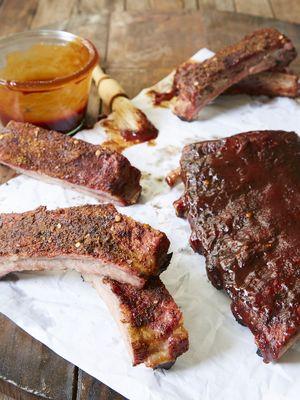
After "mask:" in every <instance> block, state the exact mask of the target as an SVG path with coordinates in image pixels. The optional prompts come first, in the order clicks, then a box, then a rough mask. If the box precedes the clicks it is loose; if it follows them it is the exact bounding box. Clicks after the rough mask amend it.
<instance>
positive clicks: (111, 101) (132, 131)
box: [93, 66, 158, 143]
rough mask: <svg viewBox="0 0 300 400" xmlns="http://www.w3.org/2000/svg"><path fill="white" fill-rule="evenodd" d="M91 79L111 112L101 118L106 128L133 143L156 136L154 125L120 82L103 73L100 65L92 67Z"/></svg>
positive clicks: (156, 131)
mask: <svg viewBox="0 0 300 400" xmlns="http://www.w3.org/2000/svg"><path fill="white" fill-rule="evenodd" d="M93 79H94V81H95V84H96V86H97V88H98V94H99V96H100V98H101V100H102V101H103V103H104V104H105V106H106V107H107V108H108V109H109V111H110V112H111V114H110V115H109V116H108V117H107V118H105V119H103V120H101V124H102V125H103V126H104V128H105V129H106V130H108V131H110V132H111V131H113V132H114V133H116V132H117V133H118V134H119V135H121V136H122V138H123V139H124V140H125V141H128V142H129V141H131V142H135V143H139V142H146V141H149V140H152V139H155V138H156V137H157V135H158V130H157V129H156V128H155V126H154V125H153V124H152V123H151V122H150V121H149V120H148V118H147V117H146V115H145V114H144V113H143V112H142V111H141V110H139V109H138V108H137V107H135V106H134V105H133V104H132V102H131V101H130V100H129V98H128V96H127V95H126V92H125V91H124V89H123V88H122V87H121V86H120V84H119V83H118V82H117V81H116V80H114V79H112V78H111V77H110V76H109V75H107V74H105V73H104V72H103V70H102V69H101V68H100V66H97V67H96V68H95V69H94V71H93Z"/></svg>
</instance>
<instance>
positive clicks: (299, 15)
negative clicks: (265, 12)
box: [270, 0, 300, 24]
mask: <svg viewBox="0 0 300 400" xmlns="http://www.w3.org/2000/svg"><path fill="white" fill-rule="evenodd" d="M270 2H271V6H272V9H273V11H274V15H275V18H278V19H280V20H283V21H288V22H296V23H298V24H300V1H299V0H288V1H287V0H270Z"/></svg>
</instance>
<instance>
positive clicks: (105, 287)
mask: <svg viewBox="0 0 300 400" xmlns="http://www.w3.org/2000/svg"><path fill="white" fill-rule="evenodd" d="M85 278H86V280H87V281H89V282H91V283H92V284H93V286H94V287H95V289H96V290H98V292H99V294H100V296H101V297H102V298H103V300H104V301H105V302H106V304H107V306H108V307H109V308H110V310H111V311H112V313H113V314H114V317H115V319H116V322H117V323H118V324H119V326H120V328H121V331H122V332H123V335H124V336H125V341H126V343H127V345H128V349H129V352H130V353H131V356H132V361H133V365H137V364H140V363H145V365H146V366H148V367H150V368H170V367H171V366H172V365H173V364H174V362H175V360H176V358H177V357H179V356H180V355H181V354H183V353H184V352H186V351H187V350H188V346H189V343H188V333H187V331H186V329H185V328H184V326H183V317H182V313H181V311H180V310H179V308H178V306H177V304H176V303H175V301H174V299H173V298H172V296H171V295H170V293H169V292H168V291H167V289H166V288H165V286H164V284H163V283H162V282H161V280H160V279H159V278H158V277H154V278H150V279H149V280H148V281H147V282H146V284H145V286H144V287H143V288H142V289H138V288H135V287H133V286H132V285H128V284H124V283H120V282H117V281H114V280H112V279H110V278H102V279H99V278H98V277H95V276H87V277H85Z"/></svg>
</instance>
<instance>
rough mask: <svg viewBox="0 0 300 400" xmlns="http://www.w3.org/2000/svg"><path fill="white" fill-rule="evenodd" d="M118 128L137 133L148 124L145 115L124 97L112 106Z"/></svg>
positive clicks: (116, 100)
mask: <svg viewBox="0 0 300 400" xmlns="http://www.w3.org/2000/svg"><path fill="white" fill-rule="evenodd" d="M111 117H113V118H114V119H115V123H116V125H117V126H118V128H119V129H120V130H121V131H123V130H129V131H133V132H138V131H139V130H140V129H144V127H145V125H146V124H150V122H149V121H148V119H147V117H146V115H145V114H144V113H142V112H141V111H140V110H139V109H137V108H136V107H135V106H134V105H133V104H132V103H131V101H130V100H128V99H127V98H126V97H118V98H116V99H115V101H114V104H113V113H112V115H111Z"/></svg>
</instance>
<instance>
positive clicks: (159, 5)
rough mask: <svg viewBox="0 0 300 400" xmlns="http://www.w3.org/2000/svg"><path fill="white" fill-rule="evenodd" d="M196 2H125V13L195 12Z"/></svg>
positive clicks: (165, 0)
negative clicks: (151, 11) (148, 11)
mask: <svg viewBox="0 0 300 400" xmlns="http://www.w3.org/2000/svg"><path fill="white" fill-rule="evenodd" d="M196 9H197V0H127V1H126V10H127V11H146V10H155V11H162V12H166V11H178V10H196Z"/></svg>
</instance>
